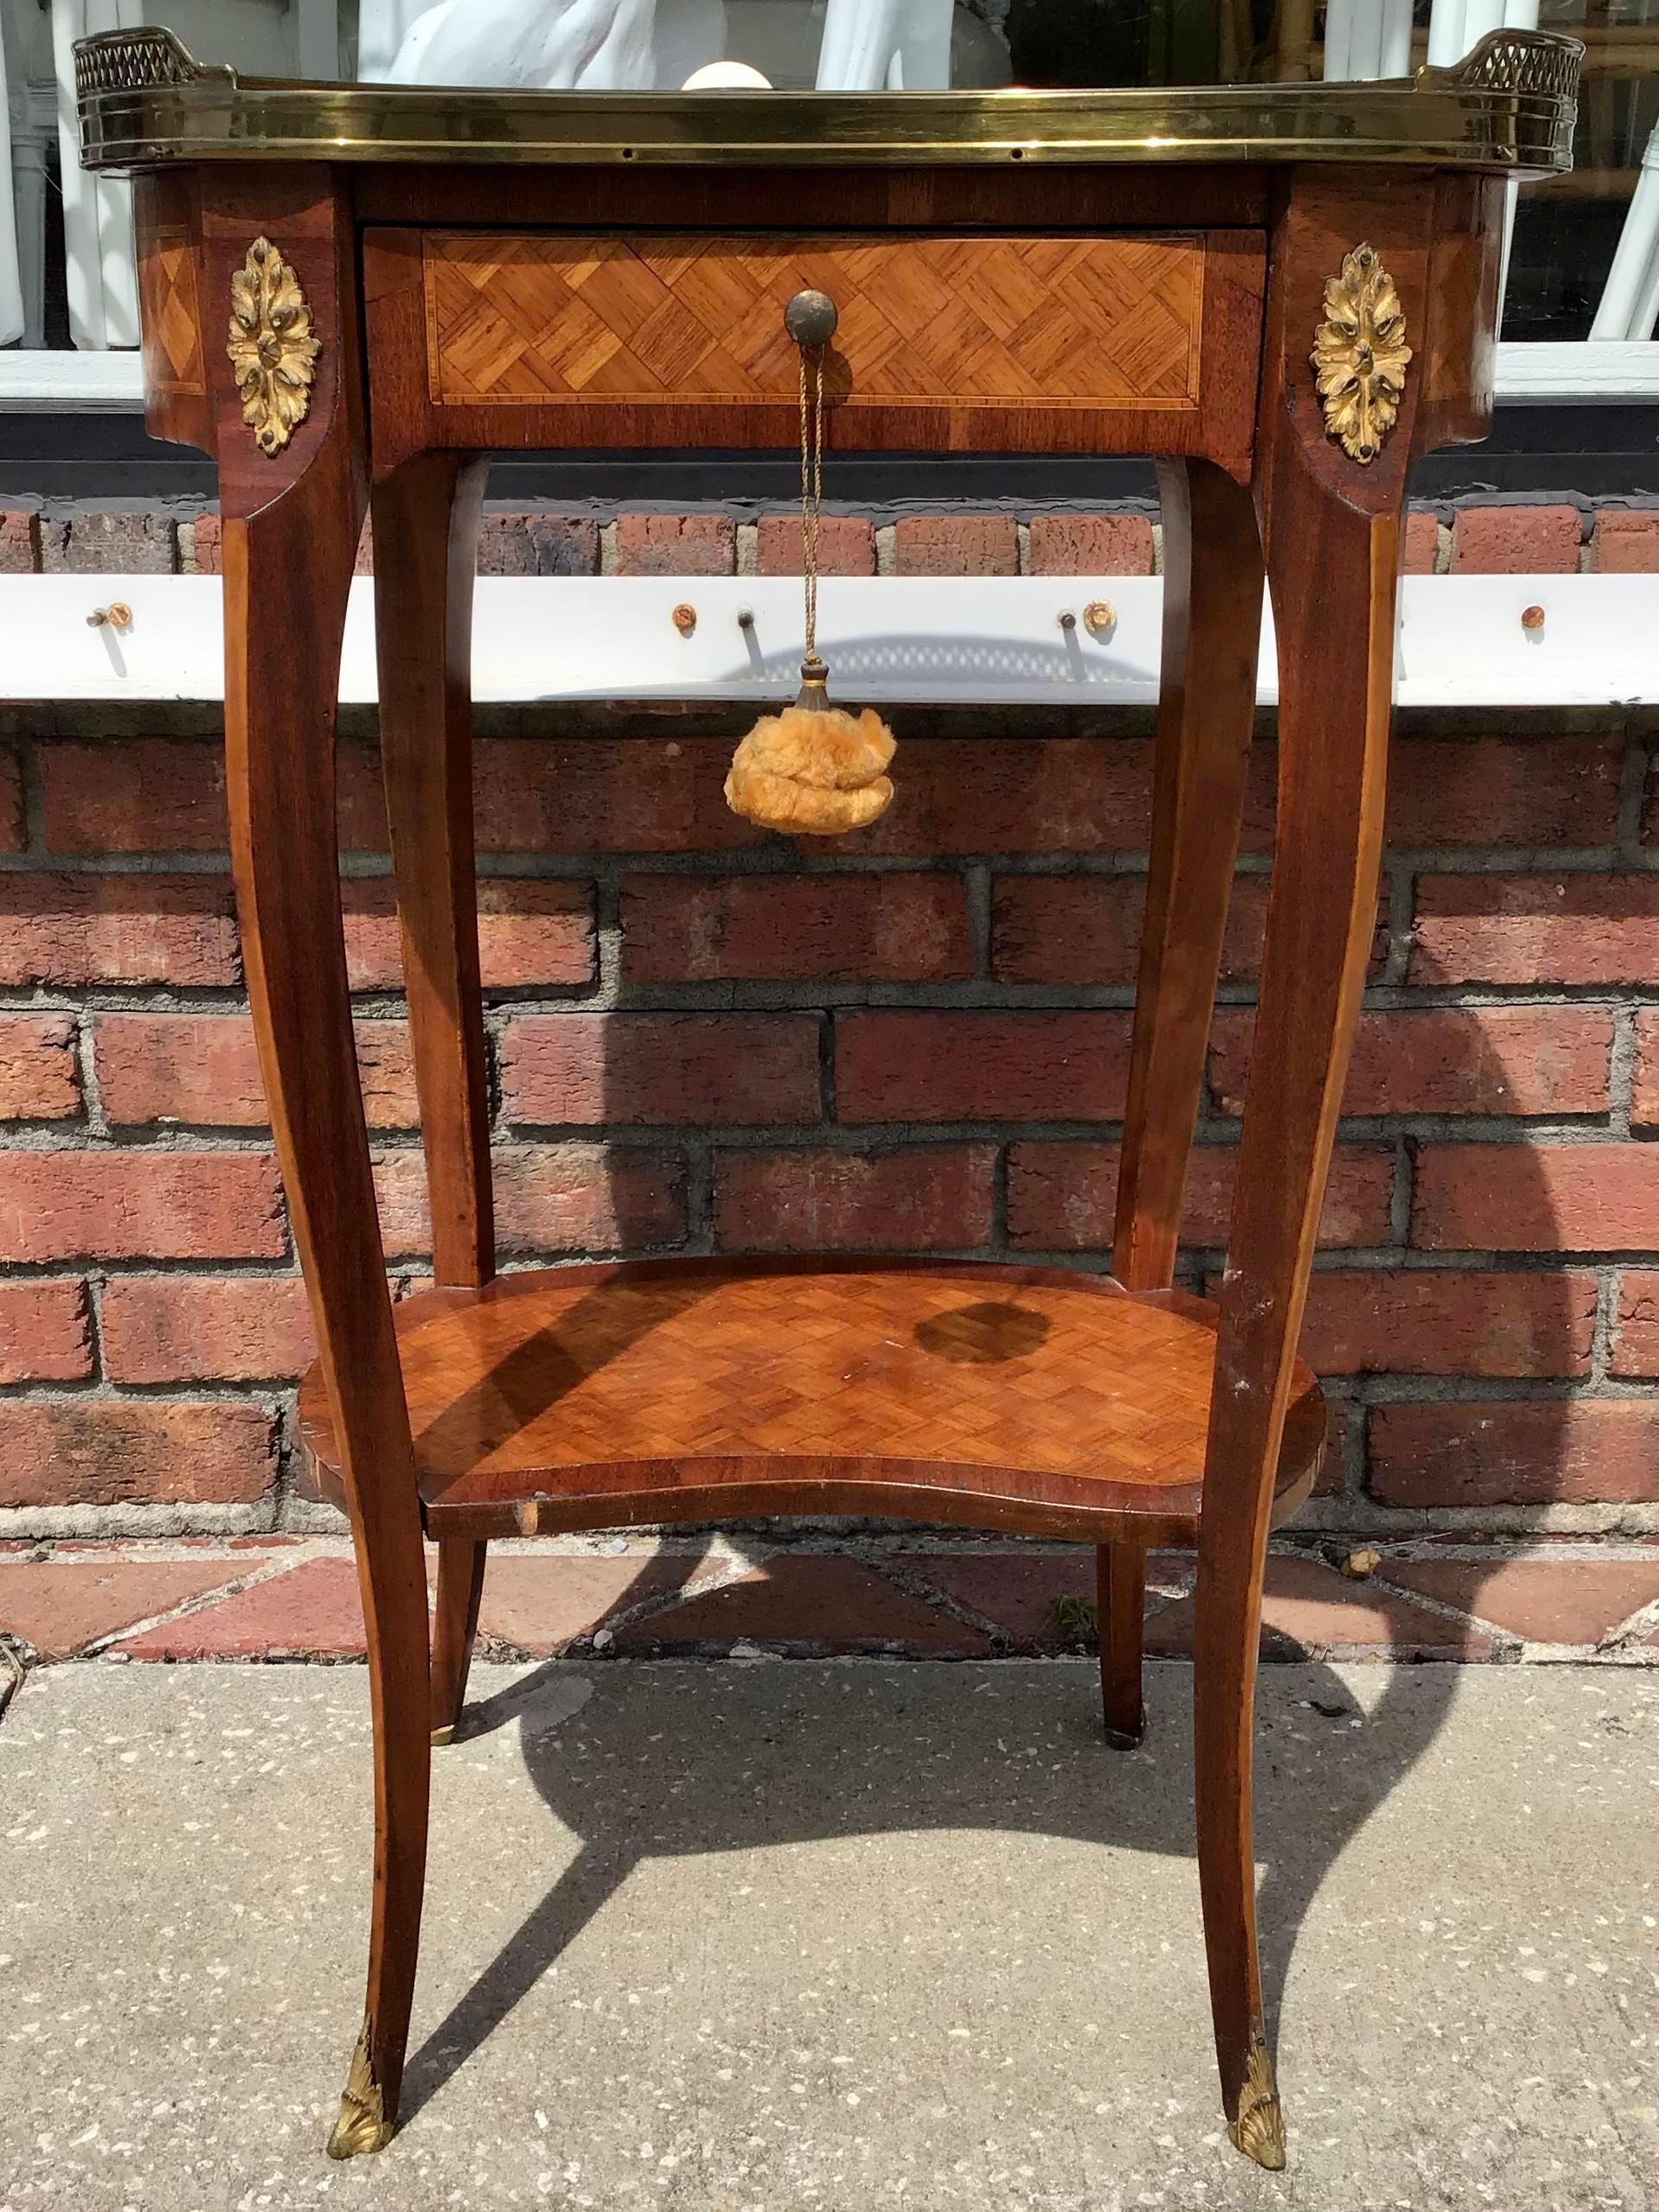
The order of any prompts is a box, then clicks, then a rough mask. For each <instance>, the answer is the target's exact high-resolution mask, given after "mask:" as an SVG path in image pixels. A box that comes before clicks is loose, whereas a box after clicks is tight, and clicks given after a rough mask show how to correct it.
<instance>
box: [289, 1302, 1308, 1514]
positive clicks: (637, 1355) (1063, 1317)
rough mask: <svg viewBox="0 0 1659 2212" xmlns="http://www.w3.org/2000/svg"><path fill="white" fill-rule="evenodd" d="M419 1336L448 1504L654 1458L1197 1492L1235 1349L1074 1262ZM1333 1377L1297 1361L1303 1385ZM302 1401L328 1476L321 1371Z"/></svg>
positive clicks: (1207, 1328)
mask: <svg viewBox="0 0 1659 2212" xmlns="http://www.w3.org/2000/svg"><path fill="white" fill-rule="evenodd" d="M399 1342H400V1352H401V1356H402V1362H403V1374H404V1382H405V1385H406V1388H407V1392H408V1397H409V1410H410V1416H411V1422H412V1425H413V1435H414V1448H415V1459H416V1463H417V1467H418V1469H419V1472H420V1482H421V1488H422V1491H423V1493H424V1494H425V1495H426V1497H427V1498H428V1499H434V1500H436V1499H445V1493H449V1492H450V1491H451V1490H452V1486H454V1485H456V1484H457V1483H460V1484H463V1485H467V1484H468V1479H469V1478H477V1479H480V1480H482V1483H483V1485H484V1487H485V1488H487V1489H488V1490H489V1492H490V1493H491V1494H492V1495H494V1496H496V1497H501V1496H512V1495H517V1496H522V1497H532V1496H538V1495H540V1496H546V1495H548V1494H553V1495H557V1494H558V1493H559V1491H560V1487H561V1484H560V1471H561V1470H563V1471H567V1473H568V1474H570V1475H572V1476H573V1477H574V1476H578V1475H592V1474H595V1473H599V1472H602V1471H603V1470H605V1469H625V1470H631V1471H632V1472H633V1473H634V1474H644V1470H646V1469H647V1468H655V1469H657V1470H663V1471H664V1472H663V1473H662V1474H658V1475H657V1476H655V1477H653V1480H657V1481H658V1482H661V1481H663V1480H666V1481H667V1483H668V1484H669V1486H673V1485H674V1484H676V1483H677V1482H681V1481H683V1482H684V1483H686V1484H688V1485H695V1483H696V1482H697V1481H698V1480H700V1479H701V1478H700V1476H699V1472H698V1470H699V1468H700V1467H709V1466H711V1464H715V1465H717V1464H719V1463H724V1471H723V1472H721V1473H720V1474H714V1476H713V1477H712V1479H714V1480H731V1479H734V1477H735V1476H737V1475H740V1474H743V1473H745V1472H746V1473H747V1474H749V1475H750V1476H751V1477H753V1479H758V1480H766V1479H768V1478H769V1477H770V1478H771V1479H775V1480H778V1481H779V1482H785V1481H787V1480H789V1479H790V1477H791V1473H795V1474H798V1473H800V1472H801V1470H802V1469H803V1467H817V1466H818V1465H822V1464H823V1462H825V1461H837V1462H839V1463H840V1471H841V1472H842V1473H843V1474H845V1475H846V1476H847V1477H848V1478H849V1479H856V1478H857V1477H858V1476H859V1475H860V1474H864V1475H867V1476H868V1477H870V1478H871V1479H874V1480H884V1479H885V1480H897V1479H900V1478H903V1479H907V1480H916V1481H920V1482H921V1483H923V1484H926V1482H927V1481H928V1480H929V1478H930V1474H932V1470H934V1469H935V1468H938V1469H939V1470H941V1471H942V1470H945V1469H951V1470H955V1471H956V1472H957V1474H958V1477H959V1476H960V1474H961V1471H963V1470H973V1469H983V1470H985V1471H986V1472H987V1474H991V1473H993V1472H994V1473H995V1474H996V1475H998V1476H999V1477H1001V1478H1002V1480H1003V1482H1004V1485H1005V1486H1009V1485H1011V1486H1013V1487H1014V1494H1018V1484H1019V1480H1020V1478H1021V1476H1022V1474H1024V1475H1028V1476H1029V1477H1030V1478H1031V1479H1032V1480H1034V1482H1035V1483H1036V1484H1038V1486H1040V1488H1041V1486H1043V1484H1044V1482H1045V1479H1047V1480H1050V1481H1052V1480H1053V1479H1055V1478H1058V1479H1060V1481H1061V1482H1062V1483H1064V1482H1065V1481H1066V1480H1068V1479H1069V1480H1070V1482H1071V1483H1072V1484H1073V1486H1074V1494H1073V1497H1072V1499H1071V1502H1073V1503H1078V1504H1086V1503H1089V1502H1093V1503H1095V1504H1098V1505H1100V1506H1109V1505H1111V1504H1112V1503H1113V1502H1114V1499H1113V1496H1112V1494H1111V1493H1112V1492H1113V1491H1114V1488H1118V1490H1119V1494H1120V1495H1121V1493H1122V1491H1124V1490H1127V1489H1130V1488H1135V1489H1149V1488H1150V1490H1152V1491H1154V1492H1160V1491H1166V1490H1169V1489H1172V1488H1175V1487H1176V1486H1182V1485H1190V1484H1194V1483H1196V1482H1197V1481H1198V1480H1199V1479H1200V1476H1201V1470H1202V1467H1203V1460H1204V1447H1205V1438H1206V1435H1207V1427H1208V1416H1209V1398H1210V1380H1211V1371H1212V1369H1213V1367H1214V1356H1215V1333H1214V1326H1213V1315H1212V1314H1211V1312H1210V1311H1209V1309H1206V1308H1203V1307H1199V1306H1198V1305H1197V1304H1196V1302H1195V1301H1190V1300H1188V1301H1177V1302H1176V1303H1175V1304H1173V1305H1172V1304H1169V1303H1165V1302H1160V1301H1156V1300H1147V1299H1141V1298H1137V1297H1132V1296H1131V1295H1128V1294H1126V1293H1124V1292H1122V1291H1119V1290H1118V1289H1117V1288H1116V1287H1115V1286H1112V1285H1109V1284H1103V1283H1101V1282H1088V1281H1086V1280H1084V1279H1079V1278H1078V1277H1076V1276H1066V1275H1060V1274H1059V1273H1053V1272H1051V1273H1047V1274H1044V1273H1041V1272H1039V1271H1037V1270H1012V1269H1010V1270H1002V1271H996V1272H992V1271H989V1270H977V1269H948V1268H939V1269H926V1268H911V1267H900V1268H887V1269H881V1268H869V1269H856V1268H849V1269H845V1270H841V1269H836V1270H833V1271H828V1270H804V1271H802V1272H801V1273H798V1274H792V1273H784V1274H780V1273H778V1272H777V1271H775V1270H767V1271H762V1272H755V1273H750V1272H746V1271H745V1270H744V1269H742V1268H741V1266H740V1265H734V1266H733V1267H730V1268H727V1267H724V1266H720V1265H708V1264H698V1263H690V1264H689V1265H686V1266H683V1267H678V1268H676V1267H673V1266H665V1267H655V1268H653V1267H643V1268H637V1269H615V1270H611V1271H607V1272H605V1273H604V1274H602V1275H598V1277H597V1279H596V1278H595V1275H593V1274H591V1273H588V1272H587V1271H585V1270H579V1271H575V1272H572V1271H560V1272H555V1273H552V1274H544V1275H538V1276H532V1277H526V1276H520V1277H516V1278H515V1277H511V1276H509V1277H506V1278H504V1279H503V1281H501V1282H498V1283H496V1284H494V1285H492V1286H490V1288H488V1289H486V1290H484V1291H482V1292H477V1293H466V1292H459V1291H452V1290H445V1291H438V1292H434V1293H430V1294H427V1295H426V1296H424V1297H417V1298H415V1299H413V1300H411V1301H409V1303H408V1304H407V1306H406V1307H402V1308H400V1316H399ZM1313 1390H1314V1384H1313V1378H1312V1377H1311V1376H1310V1374H1309V1373H1308V1372H1307V1371H1306V1369H1305V1368H1303V1369H1299V1370H1298V1378H1297V1397H1298V1398H1300V1397H1305V1396H1307V1395H1309V1394H1310V1393H1312V1392H1313ZM301 1411H302V1419H303V1425H304V1430H305V1435H306V1441H307V1442H308V1444H309V1445H310V1446H311V1449H312V1450H313V1451H314V1452H316V1453H317V1456H318V1457H319V1458H320V1459H321V1460H322V1461H323V1463H324V1464H325V1465H327V1464H328V1463H329V1462H330V1460H331V1457H332V1454H333V1450H334V1447H333V1440H332V1436H331V1435H330V1433H329V1429H328V1425H327V1415H326V1409H325V1407H324V1406H323V1403H322V1402H321V1393H320V1390H317V1388H316V1386H315V1384H311V1383H308V1384H307V1387H306V1390H305V1391H304V1393H303V1395H302V1402H301ZM574 1486H575V1487H577V1488H580V1487H582V1483H581V1482H580V1480H576V1482H575V1483H574ZM637 1486H638V1487H641V1488H645V1487H649V1486H650V1485H649V1484H648V1483H647V1482H644V1481H641V1482H640V1483H639V1484H638V1485H637ZM1087 1493H1093V1497H1092V1499H1090V1497H1089V1495H1088V1494H1087ZM474 1494H477V1491H476V1487H475V1488H474ZM1043 1494H1046V1495H1047V1496H1049V1497H1051V1498H1054V1493H1053V1491H1052V1488H1051V1489H1048V1490H1047V1491H1045V1492H1044V1493H1043ZM1054 1502H1060V1500H1059V1499H1054Z"/></svg>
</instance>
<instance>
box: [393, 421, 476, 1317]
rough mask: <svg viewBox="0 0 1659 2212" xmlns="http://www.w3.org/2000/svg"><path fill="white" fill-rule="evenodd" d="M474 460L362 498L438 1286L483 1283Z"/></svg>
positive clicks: (418, 467) (421, 461) (436, 465)
mask: <svg viewBox="0 0 1659 2212" xmlns="http://www.w3.org/2000/svg"><path fill="white" fill-rule="evenodd" d="M488 467H489V464H488V463H487V462H486V461H484V460H483V459H481V458H477V457H468V456H466V455H463V454H455V453H426V454H422V455H420V457H418V458H417V459H415V460H413V461H410V462H407V463H405V465H404V466H403V467H402V468H401V469H400V470H397V471H396V472H395V473H394V475H392V476H385V477H382V478H381V481H380V482H379V483H377V484H376V485H375V493H374V500H373V515H374V527H375V632H376V636H377V641H378V644H379V658H380V696H381V711H380V732H381V764H382V767H383V769H384V772H385V779H386V811H387V816H388V821H389V822H390V824H391V834H392V865H393V869H394V873H395V875H396V878H397V895H398V918H399V923H400V929H401V934H402V941H403V973H404V980H405V986H406V988H407V995H408V1006H409V1028H410V1032H411V1037H412V1039H413V1049H414V1069H415V1089H416V1092H417V1095H418V1096H419V1098H420V1138H421V1144H422V1147H423V1149H424V1151H425V1154H426V1187H427V1191H428V1193H429V1196H430V1199H431V1205H432V1269H433V1272H434V1274H435V1275H436V1276H437V1278H438V1280H439V1282H440V1283H464V1284H472V1285H477V1284H478V1283H483V1282H489V1280H490V1276H491V1275H494V1273H495V1271H496V1231H495V1206H494V1194H493V1188H492V1185H491V1181H490V1089H489V1073H488V1067H487V1064H486V1061H485V1058H484V1006H483V997H482V992H481V988H480V984H479V980H478V918H477V916H478V890H477V866H476V863H475V860H474V855H473V834H472V692H471V661H472V586H473V579H474V578H475V576H476V575H477V558H478V521H479V516H480V514H481V512H482V509H483V506H484V478H485V476H486V474H487V473H488Z"/></svg>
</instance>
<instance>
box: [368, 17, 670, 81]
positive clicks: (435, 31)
mask: <svg viewBox="0 0 1659 2212" xmlns="http://www.w3.org/2000/svg"><path fill="white" fill-rule="evenodd" d="M656 16H657V4H656V0H439V5H438V6H437V7H435V8H429V9H428V10H427V11H426V14H425V15H424V16H420V18H419V20H418V21H417V22H415V23H414V24H413V26H412V27H411V29H410V30H409V32H408V35H407V37H406V38H405V39H404V41H403V43H402V45H401V46H400V48H398V52H397V58H396V59H395V61H394V62H393V63H392V66H391V67H390V69H389V70H388V72H387V77H388V81H389V82H391V83H392V84H394V85H507V86H518V87H522V88H523V89H526V90H528V89H532V88H534V89H537V90H542V91H559V92H568V91H573V90H580V91H586V92H625V91H649V90H650V87H651V86H653V85H654V84H655V83H656V81H657V72H656V58H655V52H654V44H653V37H654V33H655V29H656Z"/></svg>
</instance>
